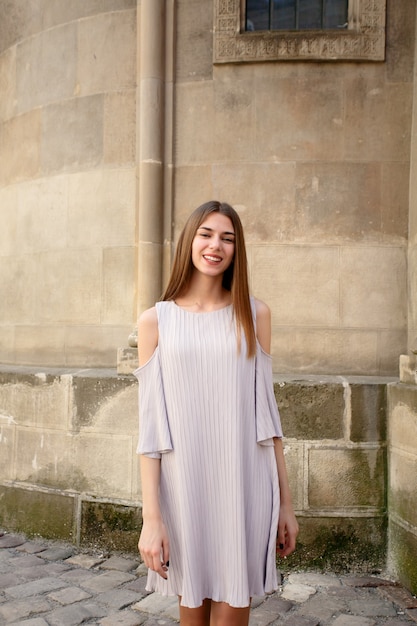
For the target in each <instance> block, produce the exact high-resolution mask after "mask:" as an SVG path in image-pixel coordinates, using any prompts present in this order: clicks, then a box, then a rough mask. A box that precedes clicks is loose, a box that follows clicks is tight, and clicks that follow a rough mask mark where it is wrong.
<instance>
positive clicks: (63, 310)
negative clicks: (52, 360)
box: [32, 246, 102, 325]
mask: <svg viewBox="0 0 417 626" xmlns="http://www.w3.org/2000/svg"><path fill="white" fill-rule="evenodd" d="M36 260H37V264H36V272H37V275H40V276H41V277H42V279H41V280H40V281H37V283H36V284H37V290H36V296H37V297H36V299H34V301H33V302H32V307H33V311H32V320H36V321H37V322H38V323H40V324H41V325H42V324H47V325H48V324H50V323H51V322H53V323H58V322H59V323H60V324H61V325H65V322H70V323H72V324H77V323H78V324H94V323H98V322H99V320H100V309H101V269H102V254H101V250H100V249H99V248H96V247H92V246H91V247H89V248H81V247H80V248H78V249H69V248H66V249H63V250H52V251H49V252H42V253H39V255H38V256H37V258H36Z"/></svg>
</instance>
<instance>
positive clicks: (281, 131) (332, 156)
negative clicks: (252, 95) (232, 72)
mask: <svg viewBox="0 0 417 626" xmlns="http://www.w3.org/2000/svg"><path fill="white" fill-rule="evenodd" d="M274 69H275V68H273V67H271V69H270V72H269V76H268V77H259V78H258V77H257V78H256V79H255V92H256V141H257V144H258V146H262V157H263V159H264V160H265V159H266V160H273V161H275V160H281V161H311V160H317V161H328V162H329V161H339V160H341V158H342V155H343V136H344V131H345V128H344V98H343V97H342V90H341V89H340V83H339V81H338V80H331V79H329V78H327V77H325V76H324V75H323V74H321V75H320V79H318V77H317V73H318V72H319V71H320V70H319V68H318V67H317V68H316V69H314V68H311V71H310V72H309V74H308V75H307V74H304V75H303V76H299V75H296V76H292V77H291V78H290V77H285V78H281V76H280V74H279V72H277V71H274ZM271 93H273V94H274V96H273V100H274V106H271ZM300 120H302V123H300Z"/></svg>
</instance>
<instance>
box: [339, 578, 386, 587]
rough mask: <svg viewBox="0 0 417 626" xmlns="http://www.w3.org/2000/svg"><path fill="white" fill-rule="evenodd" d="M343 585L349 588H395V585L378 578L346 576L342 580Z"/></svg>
mask: <svg viewBox="0 0 417 626" xmlns="http://www.w3.org/2000/svg"><path fill="white" fill-rule="evenodd" d="M343 584H345V585H350V586H351V587H383V586H388V587H392V586H393V585H394V586H395V585H396V583H394V582H392V581H391V580H387V579H385V578H378V576H346V577H344V578H343Z"/></svg>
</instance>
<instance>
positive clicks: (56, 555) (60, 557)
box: [42, 546, 74, 561]
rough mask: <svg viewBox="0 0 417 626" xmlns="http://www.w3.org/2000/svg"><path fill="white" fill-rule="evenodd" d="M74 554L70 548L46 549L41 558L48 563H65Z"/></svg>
mask: <svg viewBox="0 0 417 626" xmlns="http://www.w3.org/2000/svg"><path fill="white" fill-rule="evenodd" d="M73 554H74V549H73V548H71V547H60V546H56V547H53V548H48V549H47V550H44V552H42V558H43V559H47V560H48V561H65V559H68V558H69V557H70V556H72V555H73Z"/></svg>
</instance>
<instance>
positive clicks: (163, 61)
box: [117, 0, 175, 374]
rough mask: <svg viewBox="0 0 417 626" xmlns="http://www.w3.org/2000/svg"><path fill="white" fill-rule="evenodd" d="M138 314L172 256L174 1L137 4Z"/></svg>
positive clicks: (127, 369) (130, 357)
mask: <svg viewBox="0 0 417 626" xmlns="http://www.w3.org/2000/svg"><path fill="white" fill-rule="evenodd" d="M137 33H138V62H137V67H138V80H137V111H138V113H137V132H136V136H137V155H138V166H137V178H138V185H137V229H138V256H137V294H138V295H137V315H138V316H139V315H140V314H141V313H142V312H143V311H144V310H145V309H147V308H149V307H151V306H153V304H154V303H155V302H156V301H157V300H158V299H159V298H160V296H161V293H162V290H163V283H164V281H166V278H167V274H168V272H169V267H170V256H171V224H172V172H173V163H172V162H173V154H172V130H173V85H174V43H175V42H174V0H142V2H141V3H138V24H137ZM137 341H138V338H137V331H136V330H135V331H133V333H132V334H131V335H130V337H129V346H130V348H128V349H126V348H120V349H119V350H118V357H117V370H118V373H119V374H129V373H131V372H132V371H133V369H134V368H135V367H136V366H137Z"/></svg>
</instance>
